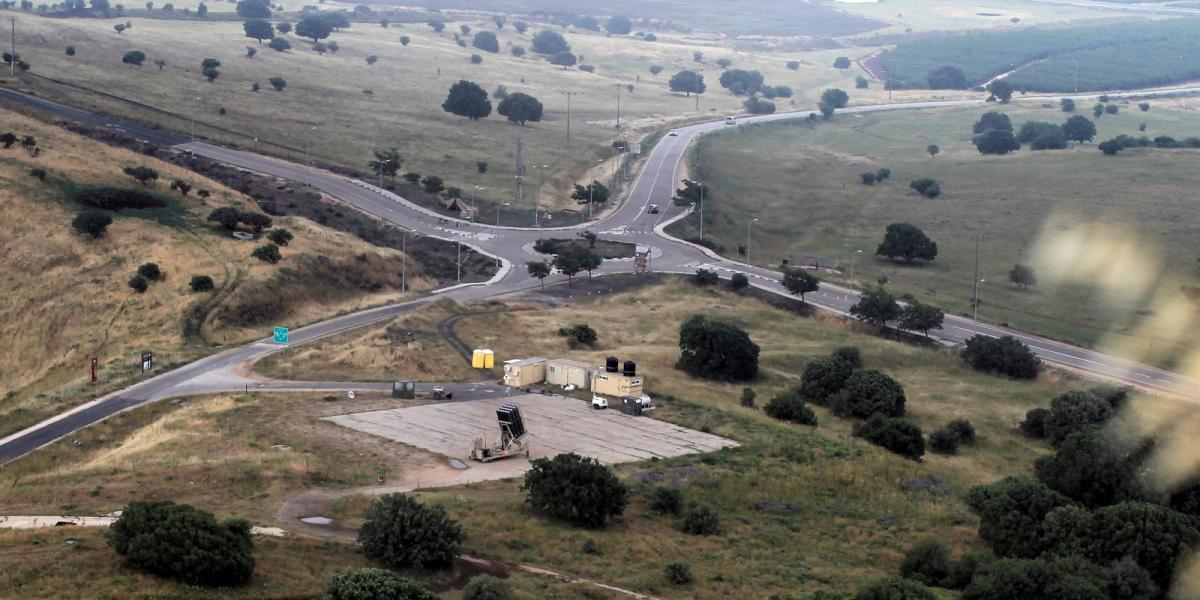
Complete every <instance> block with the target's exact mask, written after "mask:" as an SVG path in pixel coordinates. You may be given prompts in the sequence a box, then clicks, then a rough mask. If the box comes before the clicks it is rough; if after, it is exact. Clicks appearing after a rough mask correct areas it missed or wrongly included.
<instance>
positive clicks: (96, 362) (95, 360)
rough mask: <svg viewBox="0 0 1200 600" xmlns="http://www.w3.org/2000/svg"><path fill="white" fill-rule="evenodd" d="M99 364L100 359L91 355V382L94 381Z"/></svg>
mask: <svg viewBox="0 0 1200 600" xmlns="http://www.w3.org/2000/svg"><path fill="white" fill-rule="evenodd" d="M99 366H100V359H99V358H98V357H95V356H93V357H92V383H96V368H97V367H99Z"/></svg>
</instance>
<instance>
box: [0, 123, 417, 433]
mask: <svg viewBox="0 0 1200 600" xmlns="http://www.w3.org/2000/svg"><path fill="white" fill-rule="evenodd" d="M3 119H4V122H5V127H4V129H5V130H10V129H11V130H12V131H14V132H16V133H17V134H19V135H20V136H25V135H31V136H33V137H34V138H35V139H36V140H37V142H38V144H37V147H38V148H40V150H41V151H40V154H39V155H38V156H32V155H31V154H30V153H28V152H26V151H24V150H22V149H21V148H20V146H19V145H17V146H14V147H13V148H11V149H9V150H0V180H2V181H3V182H4V185H3V186H0V207H2V209H3V213H4V214H5V218H6V223H5V227H6V230H7V231H9V232H10V235H5V236H3V237H2V238H0V253H2V254H3V255H4V256H5V257H6V260H5V261H4V264H3V265H2V266H0V275H2V276H3V278H4V279H5V281H7V282H8V285H7V286H6V290H7V291H6V293H5V302H4V304H3V307H0V339H2V340H4V342H5V350H6V351H5V352H4V353H3V355H2V356H0V388H3V389H5V390H7V393H6V395H5V396H4V397H3V399H2V400H0V420H2V421H3V426H0V436H2V435H5V434H7V433H10V432H12V431H15V430H18V429H20V428H22V427H24V426H26V425H29V424H31V423H33V422H35V421H36V420H39V419H41V418H44V417H46V416H49V415H50V414H53V413H56V412H59V411H61V410H64V409H66V408H68V407H70V406H73V405H75V404H78V403H80V402H82V401H83V400H85V399H86V398H87V397H90V396H91V395H93V394H97V393H99V392H101V391H107V390H110V389H115V388H117V387H120V386H122V385H124V384H127V383H128V382H130V381H132V380H133V379H134V378H137V377H140V376H141V373H140V353H141V352H143V351H152V352H154V354H155V364H156V371H157V370H161V369H165V368H168V367H170V366H173V365H178V364H181V363H184V362H188V361H190V360H194V359H195V358H197V357H199V356H201V355H204V354H207V353H210V352H213V351H214V348H215V346H214V344H224V343H230V342H236V341H240V340H246V339H253V338H257V337H262V336H265V335H266V334H267V332H268V331H269V327H270V326H271V325H273V324H276V322H277V321H278V322H279V324H290V325H293V326H295V325H297V324H301V323H305V322H309V321H313V320H316V319H320V318H322V317H326V316H329V315H332V314H334V313H336V312H338V311H342V310H351V309H354V308H357V307H362V306H366V305H371V304H378V303H381V302H384V301H387V300H391V299H395V298H397V297H398V296H399V295H398V293H397V288H398V287H399V281H398V270H399V264H400V256H401V255H400V253H398V252H395V251H392V250H388V249H382V248H377V247H373V246H370V245H368V244H366V243H365V242H362V241H361V240H358V239H356V238H354V237H352V236H349V235H346V234H342V233H338V232H335V231H332V230H329V229H326V228H324V227H321V226H318V225H316V224H314V223H312V222H311V221H308V220H306V219H299V218H292V217H284V218H278V217H277V218H275V226H276V227H282V228H286V229H288V230H290V231H292V232H293V233H294V234H295V239H294V240H293V241H292V242H291V243H290V244H289V245H288V246H286V247H284V248H283V255H284V259H283V261H282V262H280V263H279V264H277V265H269V264H267V263H264V262H262V261H259V260H257V259H255V258H252V257H251V256H250V252H251V251H252V250H253V249H254V248H255V247H256V246H257V245H259V244H262V243H263V242H264V241H265V240H260V241H256V242H246V241H239V240H235V239H232V238H231V237H230V236H229V234H228V232H226V231H224V230H221V229H218V228H216V227H215V226H214V225H213V224H212V223H206V222H205V217H206V216H207V215H208V213H209V212H210V211H212V210H213V209H214V208H216V207H221V206H234V207H237V208H239V209H241V210H247V211H257V210H258V209H257V207H255V206H254V203H253V202H252V201H250V200H249V199H248V198H246V197H245V196H243V195H241V194H238V193H236V192H234V191H232V190H230V189H228V188H225V187H222V186H220V185H218V184H216V183H214V182H212V181H210V180H207V179H204V178H201V177H198V176H196V175H194V174H192V173H190V172H188V171H186V170H184V169H182V168H177V167H174V166H171V165H169V164H167V163H164V162H161V161H158V160H155V159H152V158H149V157H147V156H144V155H141V154H136V153H133V152H130V151H127V150H121V149H117V148H112V147H109V146H105V145H103V144H101V143H99V142H94V141H91V140H88V139H86V138H83V137H80V136H77V135H74V134H71V133H67V132H65V131H63V130H61V129H59V128H57V127H53V126H49V125H45V124H42V123H40V122H37V121H34V120H32V119H28V118H25V117H22V116H20V115H17V114H14V113H10V112H4V113H3ZM126 166H148V167H152V168H154V169H155V170H157V171H158V174H159V179H158V182H157V183H155V184H153V185H151V186H149V187H147V188H142V186H140V185H138V184H137V183H134V182H132V181H131V180H130V179H129V178H127V177H126V176H124V175H123V174H122V173H121V170H122V168H123V167H126ZM34 168H40V169H43V170H45V171H46V179H45V182H42V181H39V180H38V179H36V178H34V177H31V176H30V175H29V172H30V170H31V169H34ZM173 179H180V180H183V181H186V182H188V183H189V184H190V185H191V186H192V188H193V189H192V192H191V194H189V195H188V196H181V195H179V194H177V193H176V192H172V191H170V190H169V189H167V188H168V183H169V182H170V181H171V180H173ZM84 186H115V187H120V188H138V189H141V190H144V191H148V192H151V193H153V194H155V195H156V196H158V197H160V198H163V199H165V200H166V201H167V206H166V207H165V208H160V209H154V210H151V211H137V210H124V211H120V212H114V213H111V214H112V216H113V219H114V221H113V224H112V225H111V226H110V227H109V228H108V232H107V234H106V235H105V236H104V237H102V238H100V239H91V238H89V237H86V236H82V235H80V234H78V233H76V232H75V231H74V230H73V229H72V228H71V220H72V219H73V218H74V216H75V214H77V213H78V212H79V211H80V210H81V207H80V206H79V205H77V204H76V203H74V202H72V201H70V200H69V199H68V198H69V197H70V193H71V191H72V190H74V189H77V188H80V187H84ZM202 189H204V190H208V191H209V192H210V194H211V195H210V196H209V197H208V198H201V197H200V196H199V190H202ZM146 262H155V263H157V264H158V265H159V267H160V268H161V269H162V270H163V271H164V272H165V274H166V275H165V280H163V281H160V282H154V283H151V284H150V287H149V289H148V290H147V291H146V292H145V293H143V294H138V293H135V292H134V291H133V290H132V289H131V288H130V287H129V286H128V285H127V282H128V280H129V279H130V278H131V277H132V276H133V275H134V274H135V272H136V270H137V268H138V266H139V265H141V264H142V263H146ZM193 275H208V276H210V277H212V279H213V281H214V284H215V290H214V291H212V292H201V293H195V292H192V291H191V289H190V287H189V282H190V279H191V277H192V276H193ZM409 275H410V277H409V285H410V286H411V289H414V290H419V289H422V288H426V287H429V282H426V281H425V280H424V278H423V277H422V276H421V272H420V267H419V266H418V265H415V264H410V265H409ZM268 301H269V302H270V303H271V305H270V306H269V307H266V308H269V309H270V311H269V312H263V311H262V309H263V308H264V306H263V304H264V302H268ZM268 321H269V322H268ZM93 356H95V357H97V358H98V359H99V365H100V369H99V376H100V383H99V384H96V385H92V384H90V383H89V382H88V363H89V361H90V359H91V357H93Z"/></svg>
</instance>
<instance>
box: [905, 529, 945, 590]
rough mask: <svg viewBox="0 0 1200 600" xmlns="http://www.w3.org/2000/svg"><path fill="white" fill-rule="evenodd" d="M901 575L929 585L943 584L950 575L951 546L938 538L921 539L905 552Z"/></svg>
mask: <svg viewBox="0 0 1200 600" xmlns="http://www.w3.org/2000/svg"><path fill="white" fill-rule="evenodd" d="M900 576H901V577H903V578H905V579H911V580H913V581H916V582H918V583H923V584H925V585H929V586H935V587H937V586H941V585H942V584H943V583H944V582H945V581H946V579H947V578H948V577H949V576H950V548H948V547H947V546H946V544H944V543H942V542H940V541H938V540H934V539H924V540H919V541H918V542H917V543H915V544H913V545H912V547H910V548H909V549H908V552H905V553H904V560H902V561H900Z"/></svg>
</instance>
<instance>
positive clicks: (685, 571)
mask: <svg viewBox="0 0 1200 600" xmlns="http://www.w3.org/2000/svg"><path fill="white" fill-rule="evenodd" d="M663 575H665V576H666V578H667V582H668V583H670V584H671V585H687V584H689V583H691V582H692V568H691V567H689V566H688V565H687V564H686V563H681V562H673V563H667V564H666V566H664V567H663Z"/></svg>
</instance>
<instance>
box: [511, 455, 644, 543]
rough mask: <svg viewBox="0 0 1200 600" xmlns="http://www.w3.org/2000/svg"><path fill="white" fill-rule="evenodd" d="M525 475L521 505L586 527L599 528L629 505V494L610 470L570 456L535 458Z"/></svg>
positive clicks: (593, 460) (588, 460)
mask: <svg viewBox="0 0 1200 600" xmlns="http://www.w3.org/2000/svg"><path fill="white" fill-rule="evenodd" d="M530 464H531V468H530V469H529V470H528V471H526V472H525V484H524V486H522V489H524V490H525V502H527V503H528V504H529V505H530V506H532V507H533V508H534V510H537V511H541V512H544V513H546V514H549V515H551V516H554V517H558V518H560V519H565V520H567V521H571V522H574V523H578V524H580V525H584V526H587V527H603V526H604V525H605V524H606V523H607V522H608V520H609V519H610V518H613V517H619V516H621V514H622V513H624V512H625V508H626V507H627V506H628V505H629V491H628V489H626V487H625V484H623V483H621V481H620V480H618V479H617V476H616V475H614V474H613V472H612V470H611V469H609V468H608V467H606V466H604V465H601V464H600V463H599V462H598V461H596V459H594V458H587V457H583V456H580V455H578V454H575V453H573V452H568V453H563V454H559V455H557V456H555V457H554V458H535V459H534V460H533V461H531V463H530Z"/></svg>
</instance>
